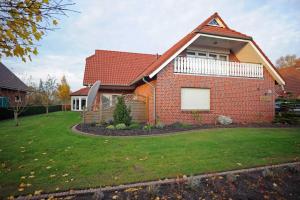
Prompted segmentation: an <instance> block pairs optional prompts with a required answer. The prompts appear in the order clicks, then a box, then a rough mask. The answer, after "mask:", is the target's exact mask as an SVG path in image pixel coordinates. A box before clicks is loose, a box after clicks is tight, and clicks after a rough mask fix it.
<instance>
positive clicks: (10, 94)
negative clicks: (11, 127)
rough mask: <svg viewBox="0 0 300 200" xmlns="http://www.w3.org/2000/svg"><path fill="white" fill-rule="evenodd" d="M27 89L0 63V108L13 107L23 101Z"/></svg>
mask: <svg viewBox="0 0 300 200" xmlns="http://www.w3.org/2000/svg"><path fill="white" fill-rule="evenodd" d="M27 91H28V87H27V86H26V85H25V83H23V82H22V81H21V80H20V79H19V78H18V77H17V76H16V75H15V74H14V73H12V72H11V71H10V70H9V69H8V68H7V67H6V66H5V65H4V64H3V63H0V107H8V106H15V105H16V104H17V103H20V102H22V101H25V96H26V92H27Z"/></svg>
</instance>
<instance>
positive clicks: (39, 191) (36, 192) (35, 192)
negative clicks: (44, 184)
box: [34, 190, 43, 195]
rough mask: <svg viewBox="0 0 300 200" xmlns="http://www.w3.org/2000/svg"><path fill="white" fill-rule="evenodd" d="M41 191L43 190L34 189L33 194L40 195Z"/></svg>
mask: <svg viewBox="0 0 300 200" xmlns="http://www.w3.org/2000/svg"><path fill="white" fill-rule="evenodd" d="M42 192H43V190H36V191H34V195H40V194H41V193H42Z"/></svg>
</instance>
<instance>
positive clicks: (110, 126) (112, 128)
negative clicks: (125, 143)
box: [106, 125, 115, 130]
mask: <svg viewBox="0 0 300 200" xmlns="http://www.w3.org/2000/svg"><path fill="white" fill-rule="evenodd" d="M106 129H109V130H115V126H114V125H109V126H107V127H106Z"/></svg>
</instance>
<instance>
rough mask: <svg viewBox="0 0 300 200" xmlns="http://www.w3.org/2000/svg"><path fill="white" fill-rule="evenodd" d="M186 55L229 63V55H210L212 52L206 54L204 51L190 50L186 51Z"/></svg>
mask: <svg viewBox="0 0 300 200" xmlns="http://www.w3.org/2000/svg"><path fill="white" fill-rule="evenodd" d="M186 55H187V56H188V57H197V58H207V59H213V60H223V61H228V55H226V54H220V53H210V52H204V51H193V50H188V51H186Z"/></svg>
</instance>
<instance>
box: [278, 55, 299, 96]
mask: <svg viewBox="0 0 300 200" xmlns="http://www.w3.org/2000/svg"><path fill="white" fill-rule="evenodd" d="M279 73H280V74H281V76H282V77H283V78H284V80H285V83H286V84H285V86H284V88H285V91H286V92H289V93H292V94H293V95H294V96H296V97H300V61H298V62H297V63H296V64H295V65H294V66H291V67H285V68H281V69H279Z"/></svg>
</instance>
